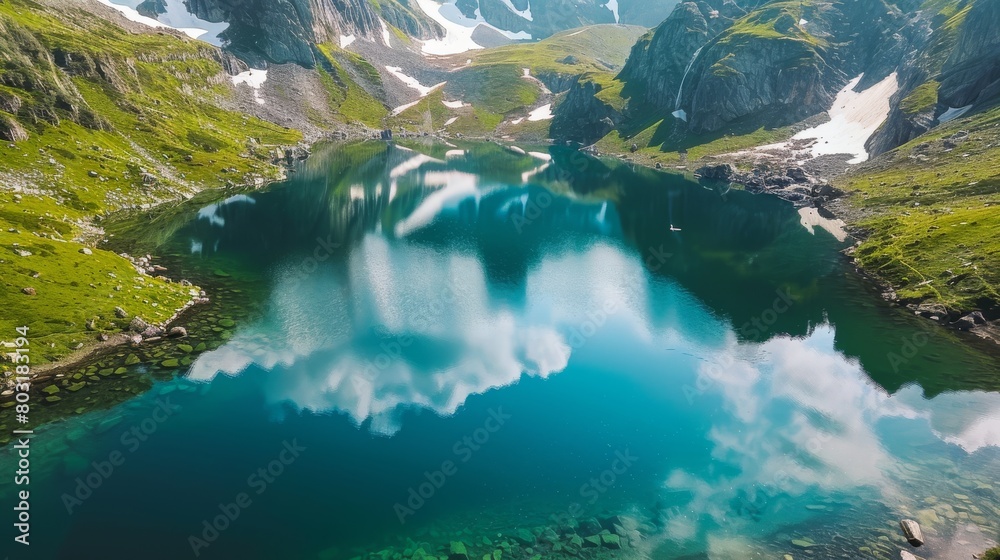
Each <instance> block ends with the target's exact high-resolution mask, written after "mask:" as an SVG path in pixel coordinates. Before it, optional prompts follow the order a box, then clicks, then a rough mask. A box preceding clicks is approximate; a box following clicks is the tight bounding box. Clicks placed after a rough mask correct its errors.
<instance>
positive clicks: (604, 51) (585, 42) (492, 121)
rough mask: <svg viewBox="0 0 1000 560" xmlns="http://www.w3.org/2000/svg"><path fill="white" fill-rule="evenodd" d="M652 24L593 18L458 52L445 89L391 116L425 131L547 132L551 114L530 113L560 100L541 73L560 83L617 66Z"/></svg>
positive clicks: (478, 133)
mask: <svg viewBox="0 0 1000 560" xmlns="http://www.w3.org/2000/svg"><path fill="white" fill-rule="evenodd" d="M645 31H646V30H645V29H644V28H642V27H636V26H625V25H592V26H589V27H584V28H581V29H577V30H573V31H566V32H563V33H559V34H557V35H553V36H552V37H549V38H547V39H544V40H542V41H538V42H537V43H519V44H514V45H507V46H503V47H497V48H492V49H484V50H481V51H474V52H471V53H463V54H461V55H456V57H455V60H454V62H455V65H456V66H459V68H458V69H456V70H454V71H453V72H452V73H451V75H450V76H448V80H447V84H446V85H445V87H444V89H443V90H442V91H439V92H434V93H432V94H431V95H429V96H428V97H427V98H425V99H423V100H421V101H420V103H418V104H417V105H415V106H413V107H411V108H409V109H407V110H406V111H404V112H403V113H401V114H400V115H398V116H397V117H392V118H390V119H388V121H387V123H388V124H389V125H390V126H392V127H393V128H399V127H402V128H405V129H408V130H416V131H421V132H433V131H436V130H441V129H446V130H448V131H449V132H452V133H456V132H457V133H462V134H466V135H473V136H487V135H491V134H494V133H500V134H518V135H530V136H533V137H537V138H546V137H547V135H548V130H547V128H548V121H535V122H530V121H527V120H525V117H526V116H527V115H528V113H529V112H530V111H531V110H533V109H535V108H537V107H538V106H539V105H543V104H546V103H549V102H551V101H552V98H551V96H550V95H549V94H547V93H546V92H545V91H544V89H548V87H546V86H544V85H543V84H542V83H540V81H539V80H541V82H545V83H546V84H548V86H549V87H551V88H553V89H556V90H558V89H560V88H559V87H557V86H559V85H563V84H565V85H568V84H570V83H572V81H573V80H575V79H577V77H579V76H583V75H591V74H609V73H613V72H615V71H617V70H618V69H620V68H621V66H622V65H624V64H625V59H626V57H627V56H628V53H629V49H630V48H631V47H632V45H633V44H634V43H635V41H636V40H637V39H638V38H639V37H640V36H641V35H642V34H643V33H644V32H645ZM470 57H471V58H470ZM467 60H468V61H470V62H469V63H468V64H466V61H467ZM525 69H527V70H528V72H529V74H530V78H529V77H526V76H525V73H524V71H525ZM557 93H558V91H557ZM446 99H447V100H455V99H461V100H463V101H465V102H466V103H468V104H471V105H472V106H471V107H461V108H449V107H446V106H445V105H444V104H443V103H442V101H444V100H446ZM452 119H455V120H454V121H452ZM449 121H451V124H448V125H445V123H448V122H449ZM515 122H516V123H517V124H514V123H515Z"/></svg>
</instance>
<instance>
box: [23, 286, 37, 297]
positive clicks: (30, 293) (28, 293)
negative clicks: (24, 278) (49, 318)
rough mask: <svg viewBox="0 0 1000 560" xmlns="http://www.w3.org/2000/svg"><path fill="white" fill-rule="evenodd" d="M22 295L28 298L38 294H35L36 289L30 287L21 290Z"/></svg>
mask: <svg viewBox="0 0 1000 560" xmlns="http://www.w3.org/2000/svg"><path fill="white" fill-rule="evenodd" d="M21 293H22V294H24V295H26V296H33V295H35V294H36V293H37V292H35V289H34V288H32V287H30V286H28V287H24V288H21Z"/></svg>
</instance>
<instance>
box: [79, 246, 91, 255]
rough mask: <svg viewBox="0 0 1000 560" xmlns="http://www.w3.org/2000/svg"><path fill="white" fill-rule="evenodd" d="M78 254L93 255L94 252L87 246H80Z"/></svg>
mask: <svg viewBox="0 0 1000 560" xmlns="http://www.w3.org/2000/svg"><path fill="white" fill-rule="evenodd" d="M80 254H82V255H93V254H94V252H93V251H91V250H90V249H89V248H87V247H83V248H81V249H80Z"/></svg>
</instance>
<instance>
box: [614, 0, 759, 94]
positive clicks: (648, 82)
mask: <svg viewBox="0 0 1000 560" xmlns="http://www.w3.org/2000/svg"><path fill="white" fill-rule="evenodd" d="M742 13H743V12H742V9H741V8H740V7H739V6H738V5H737V4H735V3H733V2H731V1H730V0H699V1H697V2H683V3H681V4H679V5H678V6H677V7H676V8H675V9H674V11H673V12H672V13H671V14H670V17H668V18H667V19H666V21H664V22H663V23H662V24H660V26H659V27H658V28H656V30H655V31H651V32H650V33H649V34H647V35H646V36H645V37H643V38H642V39H640V40H639V42H638V43H636V45H635V46H634V47H632V53H631V54H630V55H629V58H628V62H627V63H626V64H625V68H623V69H622V72H621V74H620V75H619V78H620V79H621V80H622V81H624V82H625V83H626V86H625V90H624V92H623V94H624V95H625V96H626V97H629V98H630V99H631V100H632V103H633V104H634V105H635V106H637V107H646V108H651V109H654V110H657V111H659V112H664V113H669V112H672V111H673V110H674V109H675V108H676V102H677V94H678V91H679V90H680V85H681V80H682V79H683V77H684V75H685V73H687V70H688V68H689V66H690V65H691V63H692V60H693V59H694V54H695V53H696V52H698V50H699V49H701V48H703V47H704V46H705V45H706V44H707V43H708V41H709V40H710V39H712V38H714V37H716V36H718V35H719V34H720V33H722V32H723V31H725V30H726V29H727V28H729V27H730V26H731V25H732V24H733V21H735V18H736V17H737V16H739V15H741V14H742Z"/></svg>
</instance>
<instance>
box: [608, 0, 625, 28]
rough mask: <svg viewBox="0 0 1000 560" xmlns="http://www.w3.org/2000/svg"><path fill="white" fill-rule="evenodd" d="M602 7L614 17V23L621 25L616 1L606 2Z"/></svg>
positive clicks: (609, 0)
mask: <svg viewBox="0 0 1000 560" xmlns="http://www.w3.org/2000/svg"><path fill="white" fill-rule="evenodd" d="M604 7H605V8H607V9H609V10H611V13H612V14H614V15H615V23H621V18H620V17H618V0H608V3H607V4H605V5H604Z"/></svg>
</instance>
